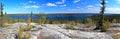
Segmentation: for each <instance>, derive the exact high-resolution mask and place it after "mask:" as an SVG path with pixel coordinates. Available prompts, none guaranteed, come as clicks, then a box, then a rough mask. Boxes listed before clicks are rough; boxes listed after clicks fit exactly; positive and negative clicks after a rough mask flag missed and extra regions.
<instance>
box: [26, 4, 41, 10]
mask: <svg viewBox="0 0 120 39" xmlns="http://www.w3.org/2000/svg"><path fill="white" fill-rule="evenodd" d="M40 7H41V6H38V5H31V6H30V5H26V6H24V8H26V9H28V8H36V9H37V8H40Z"/></svg>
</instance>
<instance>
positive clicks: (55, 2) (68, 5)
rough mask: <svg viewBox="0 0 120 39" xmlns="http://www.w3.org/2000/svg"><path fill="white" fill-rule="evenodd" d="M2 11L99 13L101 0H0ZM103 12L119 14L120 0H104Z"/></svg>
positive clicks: (15, 12) (13, 12)
mask: <svg viewBox="0 0 120 39" xmlns="http://www.w3.org/2000/svg"><path fill="white" fill-rule="evenodd" d="M0 2H2V3H3V4H4V12H7V13H8V14H17V13H20V14H21V13H30V12H33V13H48V14H51V13H52V14H53V13H99V12H100V7H101V5H100V3H101V0H0ZM105 10H106V11H105V13H113V14H120V0H106V8H105Z"/></svg>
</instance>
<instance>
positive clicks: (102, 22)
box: [95, 0, 106, 32]
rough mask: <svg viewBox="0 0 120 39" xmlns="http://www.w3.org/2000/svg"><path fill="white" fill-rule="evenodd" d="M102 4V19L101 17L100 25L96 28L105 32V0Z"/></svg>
mask: <svg viewBox="0 0 120 39" xmlns="http://www.w3.org/2000/svg"><path fill="white" fill-rule="evenodd" d="M101 5H102V7H101V11H100V19H99V22H98V25H97V27H96V28H95V30H96V29H100V30H101V31H102V32H105V31H106V30H105V29H104V28H103V26H104V25H103V24H104V12H105V0H102V3H101Z"/></svg>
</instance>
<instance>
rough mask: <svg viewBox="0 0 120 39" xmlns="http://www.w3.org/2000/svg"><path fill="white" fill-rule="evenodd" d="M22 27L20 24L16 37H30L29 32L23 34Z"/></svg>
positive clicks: (21, 38)
mask: <svg viewBox="0 0 120 39" xmlns="http://www.w3.org/2000/svg"><path fill="white" fill-rule="evenodd" d="M24 29H25V28H23V26H20V29H19V31H18V39H30V37H31V34H30V33H26V34H25V35H24V36H23V32H24Z"/></svg>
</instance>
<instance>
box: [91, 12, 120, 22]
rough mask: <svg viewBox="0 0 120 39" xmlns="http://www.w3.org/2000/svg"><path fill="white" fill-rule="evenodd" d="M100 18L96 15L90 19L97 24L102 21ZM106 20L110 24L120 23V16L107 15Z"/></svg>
mask: <svg viewBox="0 0 120 39" xmlns="http://www.w3.org/2000/svg"><path fill="white" fill-rule="evenodd" d="M99 17H100V15H99V14H96V15H93V16H91V17H90V18H91V19H92V20H94V22H95V23H96V22H97V21H98V19H100V18H99ZM104 20H105V21H109V22H110V23H120V14H106V15H105V16H104Z"/></svg>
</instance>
